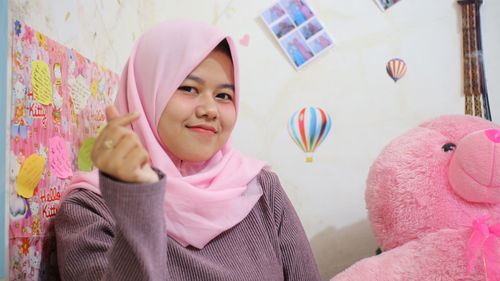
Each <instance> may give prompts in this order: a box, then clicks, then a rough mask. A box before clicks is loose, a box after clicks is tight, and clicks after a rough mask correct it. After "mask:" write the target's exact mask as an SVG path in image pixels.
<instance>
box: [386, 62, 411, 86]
mask: <svg viewBox="0 0 500 281" xmlns="http://www.w3.org/2000/svg"><path fill="white" fill-rule="evenodd" d="M386 70H387V74H389V76H390V77H391V78H392V80H394V82H397V81H398V80H399V79H401V78H402V77H403V76H404V75H405V74H406V63H405V61H404V60H402V59H399V58H395V59H392V60H390V61H389V62H387V66H386Z"/></svg>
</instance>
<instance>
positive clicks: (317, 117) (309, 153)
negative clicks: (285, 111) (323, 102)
mask: <svg viewBox="0 0 500 281" xmlns="http://www.w3.org/2000/svg"><path fill="white" fill-rule="evenodd" d="M331 125H332V120H331V118H330V115H329V114H328V113H327V112H326V111H325V110H323V109H321V108H319V107H304V108H302V109H299V110H297V111H296V112H295V113H294V114H293V115H292V117H291V118H290V122H288V133H289V134H290V137H291V138H292V140H293V141H294V142H295V144H297V146H299V147H300V149H302V151H304V152H305V154H306V162H312V161H313V154H314V152H315V151H316V149H317V148H318V146H319V145H320V144H321V143H322V142H323V141H324V140H325V138H326V137H327V136H328V133H329V132H330V128H331Z"/></svg>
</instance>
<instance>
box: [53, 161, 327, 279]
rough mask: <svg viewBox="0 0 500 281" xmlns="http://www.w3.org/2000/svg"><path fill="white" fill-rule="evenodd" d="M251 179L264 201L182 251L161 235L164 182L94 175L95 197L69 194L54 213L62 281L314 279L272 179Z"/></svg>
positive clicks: (295, 222)
mask: <svg viewBox="0 0 500 281" xmlns="http://www.w3.org/2000/svg"><path fill="white" fill-rule="evenodd" d="M257 177H258V182H259V183H260V185H261V187H262V189H263V196H262V197H261V198H260V200H259V201H258V202H257V204H256V205H255V207H254V208H253V209H252V211H251V212H250V213H249V215H248V216H247V217H246V218H245V219H244V220H243V221H241V222H240V223H239V224H237V225H236V226H234V227H233V228H231V229H229V230H227V231H225V232H223V233H222V234H221V235H219V236H218V237H216V238H215V239H213V240H212V241H211V242H210V243H208V244H207V245H206V246H205V247H204V248H203V249H196V248H193V247H182V246H181V245H180V244H178V243H177V242H176V241H175V240H173V239H170V238H169V237H168V236H167V235H166V233H165V220H164V217H163V210H162V202H163V196H164V188H163V186H164V182H165V177H162V180H161V181H160V182H157V183H153V184H127V183H121V182H117V181H114V180H112V179H111V178H109V177H107V176H105V175H102V174H101V176H100V185H101V190H102V193H103V195H102V197H100V196H99V195H97V194H95V193H92V192H90V191H87V190H75V191H73V192H72V193H71V194H70V195H69V196H68V197H67V198H66V199H65V200H64V202H63V203H62V205H61V207H60V209H59V212H58V215H57V216H56V219H55V231H56V238H57V254H58V266H59V272H60V275H61V279H62V280H89V281H90V280H92V281H95V280H109V281H112V280H121V281H125V280H155V281H156V280H175V281H182V280H189V281H193V280H197V281H198V280H202V281H203V280H210V281H218V280H220V281H240V280H244V281H253V280H255V281H265V280H269V281H280V280H286V281H299V280H300V281H316V280H320V276H319V273H318V270H317V266H316V263H315V261H314V258H313V255H312V252H311V248H310V246H309V242H308V241H307V237H306V235H305V233H304V230H303V228H302V225H301V223H300V221H299V218H298V217H297V214H296V212H295V210H294V209H293V206H292V205H291V203H290V201H289V199H288V198H287V196H286V194H285V192H284V190H283V188H282V187H281V185H280V183H279V180H278V177H277V176H276V175H275V174H274V173H272V172H270V171H267V170H262V172H261V173H260V174H259V175H258V176H257ZM167 188H168V187H167ZM103 198H104V199H103ZM166 229H168V226H167V228H166Z"/></svg>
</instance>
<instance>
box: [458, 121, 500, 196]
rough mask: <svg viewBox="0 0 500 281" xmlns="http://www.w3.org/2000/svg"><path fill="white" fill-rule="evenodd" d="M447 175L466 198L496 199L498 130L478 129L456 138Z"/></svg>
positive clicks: (499, 165)
mask: <svg viewBox="0 0 500 281" xmlns="http://www.w3.org/2000/svg"><path fill="white" fill-rule="evenodd" d="M448 179H449V182H450V184H451V187H452V189H453V190H454V191H455V192H456V193H457V194H458V195H460V196H461V197H462V198H463V199H465V200H467V201H471V202H478V203H479V202H481V203H500V130H498V129H489V130H485V131H478V132H475V133H472V134H470V135H467V136H466V137H464V138H463V139H462V140H460V142H459V143H458V144H457V149H456V150H455V153H454V155H453V156H452V159H451V161H450V166H449V169H448Z"/></svg>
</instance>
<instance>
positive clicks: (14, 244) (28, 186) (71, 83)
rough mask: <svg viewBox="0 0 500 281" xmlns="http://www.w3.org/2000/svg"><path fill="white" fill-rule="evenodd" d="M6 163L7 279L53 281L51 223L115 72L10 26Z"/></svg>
mask: <svg viewBox="0 0 500 281" xmlns="http://www.w3.org/2000/svg"><path fill="white" fill-rule="evenodd" d="M13 28H14V30H13V32H12V53H11V54H12V92H11V104H10V107H11V116H10V139H9V142H10V151H9V155H8V159H9V195H8V196H9V276H10V277H9V278H10V280H57V279H58V277H57V268H56V264H57V262H56V253H55V247H54V246H55V245H54V239H53V229H52V224H51V221H52V218H53V217H54V216H55V215H56V214H57V210H58V206H59V203H60V200H61V194H62V193H63V191H64V190H65V188H67V186H68V184H69V183H70V181H71V177H72V175H73V174H74V173H75V172H76V171H79V170H83V171H89V170H90V169H92V163H91V160H90V150H91V149H92V144H93V140H94V138H95V137H96V135H97V134H98V130H99V128H100V127H101V126H102V125H103V124H105V114H104V108H105V106H106V105H108V104H110V103H111V102H112V100H113V99H114V96H115V95H116V92H117V90H118V81H119V76H118V75H117V74H116V73H113V72H111V71H110V70H108V69H106V68H104V67H102V66H100V65H98V64H96V63H95V62H92V61H90V60H89V59H87V58H85V57H84V56H82V55H81V54H79V53H78V52H76V51H74V50H71V49H69V48H67V47H65V46H63V45H61V44H59V43H57V42H55V41H54V40H52V39H50V38H48V37H46V36H45V35H43V34H41V33H39V32H37V31H36V30H33V29H32V28H30V27H29V26H27V25H25V24H23V23H21V22H19V21H17V20H16V21H14V23H13Z"/></svg>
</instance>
